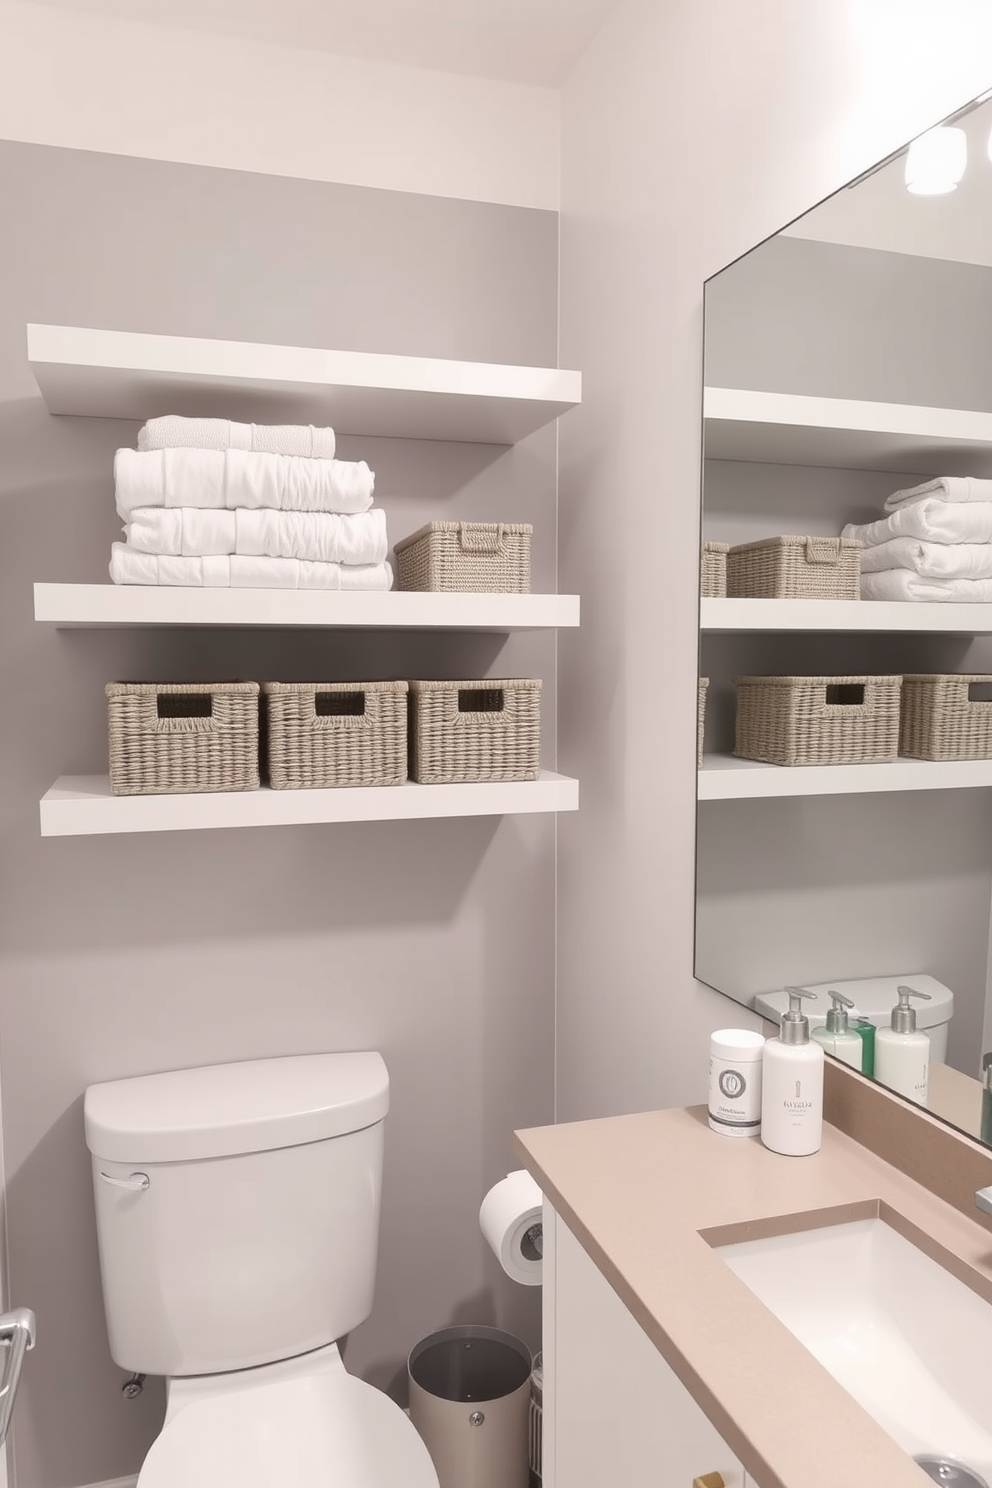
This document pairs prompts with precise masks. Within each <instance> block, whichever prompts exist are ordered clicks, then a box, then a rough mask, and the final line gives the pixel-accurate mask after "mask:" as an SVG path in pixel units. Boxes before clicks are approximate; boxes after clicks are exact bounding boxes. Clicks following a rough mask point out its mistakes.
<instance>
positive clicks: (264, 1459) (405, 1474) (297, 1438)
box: [141, 1374, 438, 1488]
mask: <svg viewBox="0 0 992 1488" xmlns="http://www.w3.org/2000/svg"><path fill="white" fill-rule="evenodd" d="M177 1483H181V1484H182V1485H183V1488H278V1485H280V1484H285V1483H308V1484H309V1483H327V1484H334V1483H340V1484H347V1488H396V1485H397V1484H400V1483H401V1484H402V1485H403V1488H438V1480H437V1473H436V1472H435V1471H434V1464H433V1463H432V1462H431V1459H430V1454H429V1453H428V1451H427V1448H426V1447H425V1446H424V1443H423V1441H422V1440H421V1438H420V1436H419V1435H418V1434H417V1431H416V1428H415V1427H414V1426H413V1425H411V1423H410V1421H409V1419H408V1418H407V1416H406V1415H405V1414H404V1412H403V1411H402V1410H400V1408H399V1406H398V1405H396V1404H395V1403H394V1402H393V1401H392V1400H390V1399H389V1397H388V1395H384V1394H383V1393H382V1391H381V1390H377V1389H375V1387H374V1386H373V1385H367V1384H365V1382H364V1381H363V1380H360V1379H356V1378H355V1377H354V1376H353V1375H350V1374H334V1375H310V1376H308V1377H307V1376H305V1377H303V1378H299V1379H292V1380H282V1381H279V1382H278V1383H276V1382H273V1383H270V1384H267V1385H259V1386H256V1387H254V1388H251V1389H242V1390H235V1391H232V1393H231V1394H230V1395H225V1396H212V1397H210V1398H208V1399H203V1400H194V1401H191V1402H190V1404H189V1405H185V1406H184V1407H183V1409H182V1410H181V1411H180V1412H179V1414H178V1415H177V1416H176V1418H175V1420H173V1421H171V1422H170V1423H169V1424H168V1425H167V1426H165V1427H164V1429H163V1430H162V1433H161V1435H160V1436H159V1437H158V1438H157V1440H156V1441H155V1442H154V1443H153V1444H152V1448H151V1451H150V1452H149V1453H148V1456H147V1457H146V1458H145V1464H144V1467H143V1468H142V1469H141V1488H176V1484H177Z"/></svg>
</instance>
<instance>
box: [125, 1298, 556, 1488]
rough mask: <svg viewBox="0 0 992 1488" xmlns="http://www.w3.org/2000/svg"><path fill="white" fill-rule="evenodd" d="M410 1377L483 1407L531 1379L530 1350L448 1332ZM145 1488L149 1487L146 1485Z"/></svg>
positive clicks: (413, 1363) (417, 1352) (429, 1341)
mask: <svg viewBox="0 0 992 1488" xmlns="http://www.w3.org/2000/svg"><path fill="white" fill-rule="evenodd" d="M407 1367H408V1368H409V1371H410V1378H411V1379H412V1380H413V1381H414V1383H415V1384H417V1385H419V1386H420V1388H421V1389H422V1390H426V1391H427V1393H428V1395H434V1396H436V1397H437V1398H438V1399H439V1400H456V1401H458V1402H459V1403H461V1404H463V1405H467V1404H468V1403H469V1402H470V1401H478V1402H479V1403H480V1404H482V1402H484V1401H486V1400H500V1399H502V1397H503V1396H504V1395H512V1394H513V1392H514V1391H515V1390H519V1389H520V1386H521V1385H523V1384H526V1383H527V1381H528V1380H529V1379H530V1371H531V1357H530V1349H529V1348H528V1347H527V1345H526V1344H525V1343H521V1342H520V1339H519V1338H514V1336H513V1334H512V1333H502V1332H500V1330H499V1329H498V1328H484V1327H481V1326H480V1327H460V1328H443V1329H442V1330H441V1332H440V1333H430V1334H428V1336H427V1337H426V1338H422V1339H421V1340H420V1342H419V1343H418V1344H415V1345H414V1347H413V1348H412V1349H411V1350H410V1358H409V1360H408V1362H407ZM142 1488H144V1485H142Z"/></svg>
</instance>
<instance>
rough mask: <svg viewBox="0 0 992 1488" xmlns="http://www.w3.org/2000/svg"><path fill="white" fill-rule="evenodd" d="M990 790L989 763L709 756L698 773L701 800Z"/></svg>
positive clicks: (991, 765) (991, 778) (991, 779)
mask: <svg viewBox="0 0 992 1488" xmlns="http://www.w3.org/2000/svg"><path fill="white" fill-rule="evenodd" d="M989 787H992V760H950V761H947V762H934V761H931V760H915V759H897V760H891V761H889V762H886V763H885V764H879V765H765V764H762V763H761V762H760V761H759V760H745V759H737V758H736V757H735V756H733V755H729V754H710V755H707V756H706V757H705V758H704V760H703V766H702V769H701V770H700V771H699V775H698V784H697V797H698V799H699V800H700V801H742V800H755V799H758V798H764V799H768V798H769V797H774V796H778V797H782V796H793V797H795V796H851V795H868V794H871V793H876V794H877V793H880V792H884V791H925V790H979V789H984V788H989Z"/></svg>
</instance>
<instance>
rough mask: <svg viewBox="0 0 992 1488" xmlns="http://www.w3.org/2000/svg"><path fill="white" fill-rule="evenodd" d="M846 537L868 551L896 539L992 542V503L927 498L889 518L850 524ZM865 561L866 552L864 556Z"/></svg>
mask: <svg viewBox="0 0 992 1488" xmlns="http://www.w3.org/2000/svg"><path fill="white" fill-rule="evenodd" d="M844 536H845V537H856V538H857V539H858V541H859V542H861V543H864V545H865V548H866V549H867V548H872V547H876V546H877V545H878V544H879V543H886V542H891V541H892V539H893V538H895V537H915V538H919V539H920V541H921V542H931V543H986V542H992V501H971V502H967V501H958V502H948V501H940V500H939V499H937V498H933V497H931V498H925V499H924V500H923V501H920V502H917V503H916V504H915V505H914V506H901V507H899V508H898V510H896V511H894V512H893V513H892V515H891V516H890V517H881V518H879V520H878V521H877V522H868V523H867V524H866V525H864V526H856V525H854V524H853V523H850V522H849V523H848V525H847V526H846V527H845V528H844ZM861 556H862V559H864V553H862V555H861Z"/></svg>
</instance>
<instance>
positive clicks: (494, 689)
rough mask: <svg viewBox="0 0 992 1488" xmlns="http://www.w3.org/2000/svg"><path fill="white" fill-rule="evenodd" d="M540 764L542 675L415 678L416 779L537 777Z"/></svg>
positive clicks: (428, 781)
mask: <svg viewBox="0 0 992 1488" xmlns="http://www.w3.org/2000/svg"><path fill="white" fill-rule="evenodd" d="M540 770H541V683H540V680H533V679H531V680H524V679H520V678H511V677H494V678H490V679H488V680H486V681H481V682H411V683H410V774H411V776H412V777H413V779H414V780H417V781H419V782H420V783H421V784H423V785H441V784H453V783H456V782H459V783H461V782H466V781H485V780H536V779H537V777H538V775H539V774H540Z"/></svg>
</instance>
